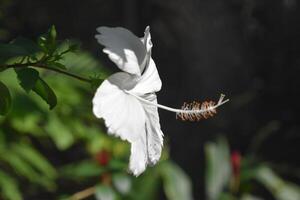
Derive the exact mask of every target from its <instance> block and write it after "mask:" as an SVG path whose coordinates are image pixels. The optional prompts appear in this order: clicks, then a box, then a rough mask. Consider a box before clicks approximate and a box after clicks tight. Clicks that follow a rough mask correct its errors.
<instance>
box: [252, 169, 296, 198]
mask: <svg viewBox="0 0 300 200" xmlns="http://www.w3.org/2000/svg"><path fill="white" fill-rule="evenodd" d="M256 180H258V181H259V182H260V183H261V184H263V185H264V186H265V187H266V188H267V189H268V190H269V191H270V192H271V193H272V194H273V196H274V197H275V198H276V199H277V200H295V199H300V187H299V186H297V185H294V184H292V183H289V182H286V181H284V180H283V179H281V178H280V177H279V176H278V175H277V174H275V173H274V171H273V170H272V169H271V168H269V167H268V166H261V167H260V168H259V169H258V170H257V174H256Z"/></svg>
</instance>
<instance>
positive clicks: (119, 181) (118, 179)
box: [112, 173, 132, 194]
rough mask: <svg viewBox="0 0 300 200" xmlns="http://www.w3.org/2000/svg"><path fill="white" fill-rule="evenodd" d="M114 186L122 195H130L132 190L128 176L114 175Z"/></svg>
mask: <svg viewBox="0 0 300 200" xmlns="http://www.w3.org/2000/svg"><path fill="white" fill-rule="evenodd" d="M112 181H113V184H114V186H115V188H116V189H117V191H118V192H119V193H121V194H128V193H129V191H130V189H131V185H132V183H131V178H130V176H128V175H127V174H122V173H118V174H113V177H112Z"/></svg>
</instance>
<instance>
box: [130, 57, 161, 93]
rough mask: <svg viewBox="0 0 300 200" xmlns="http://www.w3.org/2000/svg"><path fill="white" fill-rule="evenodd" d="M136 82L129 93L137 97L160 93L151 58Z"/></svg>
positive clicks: (154, 66) (157, 75) (159, 85)
mask: <svg viewBox="0 0 300 200" xmlns="http://www.w3.org/2000/svg"><path fill="white" fill-rule="evenodd" d="M137 81H138V83H137V84H136V86H135V87H134V88H132V89H131V90H129V91H130V92H132V93H134V94H136V95H138V96H141V95H144V94H147V93H153V92H158V91H160V89H161V86H162V83H161V80H160V77H159V74H158V71H157V69H156V65H155V63H154V61H153V59H152V58H150V60H149V64H148V66H147V68H146V69H145V72H144V73H143V75H142V76H141V77H139V78H138V79H137Z"/></svg>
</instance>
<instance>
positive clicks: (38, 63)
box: [0, 62, 92, 83]
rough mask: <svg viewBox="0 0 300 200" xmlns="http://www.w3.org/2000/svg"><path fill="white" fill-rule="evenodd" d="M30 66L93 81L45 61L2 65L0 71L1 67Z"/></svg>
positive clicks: (89, 81) (85, 80)
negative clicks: (50, 65)
mask: <svg viewBox="0 0 300 200" xmlns="http://www.w3.org/2000/svg"><path fill="white" fill-rule="evenodd" d="M29 66H31V67H36V68H41V69H46V70H50V71H55V72H57V73H60V74H64V75H66V76H69V77H72V78H75V79H78V80H80V81H84V82H87V83H91V82H92V81H91V80H90V79H88V78H85V77H81V76H78V75H76V74H73V73H70V72H67V71H64V70H61V69H58V68H53V67H49V66H47V65H45V64H43V63H40V62H34V63H31V62H28V63H23V64H22V63H16V64H11V65H0V71H1V69H3V70H5V69H9V68H22V67H29Z"/></svg>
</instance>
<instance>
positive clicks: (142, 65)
mask: <svg viewBox="0 0 300 200" xmlns="http://www.w3.org/2000/svg"><path fill="white" fill-rule="evenodd" d="M97 31H98V32H99V33H100V34H97V35H96V36H95V37H96V39H97V40H98V42H99V43H100V44H102V45H104V46H105V48H104V49H103V52H104V53H106V54H108V56H109V58H110V59H111V60H112V61H113V62H114V63H115V64H116V65H117V66H118V67H119V68H120V69H121V70H122V71H124V72H118V73H115V74H113V75H111V76H110V77H108V78H107V79H106V80H105V81H103V82H102V84H101V85H100V87H99V88H98V89H97V91H96V94H95V96H94V99H93V112H94V114H95V116H96V117H98V118H103V119H104V121H105V125H106V126H107V128H108V133H109V134H111V135H115V136H118V137H120V138H121V139H123V140H127V141H128V142H130V143H131V155H130V163H129V170H130V171H131V172H132V173H133V174H134V175H135V176H138V175H140V174H141V173H142V172H143V171H145V169H146V167H147V165H154V164H156V163H157V162H158V160H159V158H160V155H161V151H162V146H163V132H162V131H161V128H160V123H159V116H158V111H157V108H158V107H159V108H162V109H165V110H169V111H172V112H176V113H177V117H179V118H180V119H182V120H191V121H195V120H199V119H200V118H203V117H204V118H207V117H209V116H211V115H213V114H214V112H215V110H216V108H217V107H218V106H220V105H222V104H224V103H225V102H227V101H228V100H226V101H223V98H224V96H221V98H220V100H219V102H218V103H217V104H216V105H215V104H214V103H213V102H205V103H203V104H200V103H195V102H193V103H192V104H185V105H184V106H183V109H174V108H170V107H167V106H163V105H159V104H157V98H156V94H155V92H158V91H159V90H160V89H161V85H162V83H161V80H160V77H159V75H158V72H157V69H156V65H155V63H154V61H153V59H152V58H151V49H152V42H151V36H150V29H149V27H146V30H145V35H144V37H143V38H138V37H137V36H135V35H134V34H132V33H131V32H130V31H128V30H127V29H124V28H121V27H116V28H109V27H99V28H97Z"/></svg>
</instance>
